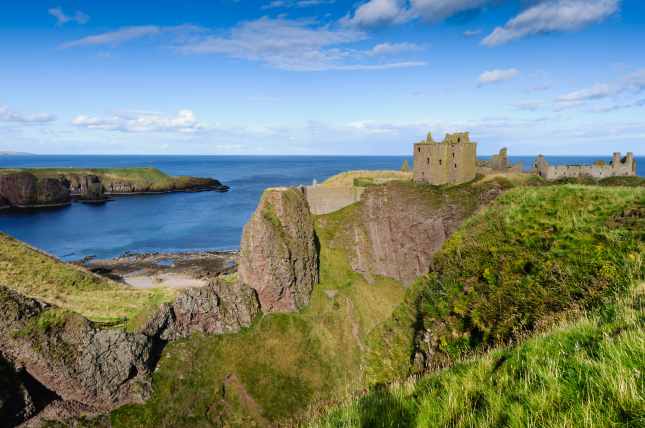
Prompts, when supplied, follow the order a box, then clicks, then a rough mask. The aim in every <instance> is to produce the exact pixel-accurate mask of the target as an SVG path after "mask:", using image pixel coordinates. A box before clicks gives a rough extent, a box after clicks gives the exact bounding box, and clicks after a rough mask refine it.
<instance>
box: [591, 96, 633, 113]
mask: <svg viewBox="0 0 645 428" xmlns="http://www.w3.org/2000/svg"><path fill="white" fill-rule="evenodd" d="M640 107H645V99H642V100H636V101H631V102H627V103H616V104H611V105H608V106H601V107H596V108H593V109H591V112H593V113H609V112H612V111H618V110H626V109H631V108H640Z"/></svg>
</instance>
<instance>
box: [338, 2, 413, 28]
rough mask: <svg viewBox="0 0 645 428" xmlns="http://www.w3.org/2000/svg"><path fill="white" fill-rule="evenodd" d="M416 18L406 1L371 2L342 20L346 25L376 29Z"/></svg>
mask: <svg viewBox="0 0 645 428" xmlns="http://www.w3.org/2000/svg"><path fill="white" fill-rule="evenodd" d="M413 17H414V14H413V13H412V11H411V9H409V8H408V7H407V6H406V4H405V1H404V0H369V1H368V2H367V3H363V4H362V5H360V6H359V7H358V8H357V9H356V10H355V11H354V14H353V15H350V16H347V17H345V18H343V19H342V20H341V22H342V23H343V24H345V25H353V26H357V27H374V26H378V25H386V24H400V23H402V22H406V21H408V20H410V19H411V18H413Z"/></svg>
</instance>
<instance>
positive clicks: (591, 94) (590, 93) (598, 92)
mask: <svg viewBox="0 0 645 428" xmlns="http://www.w3.org/2000/svg"><path fill="white" fill-rule="evenodd" d="M613 93H614V91H613V90H612V89H611V87H610V86H609V85H607V84H604V83H603V84H595V85H593V86H592V87H590V88H586V89H581V90H579V91H574V92H569V93H568V94H564V95H562V96H560V97H558V99H557V101H558V102H561V103H577V102H583V101H589V100H597V99H600V98H607V97H609V96H610V95H612V94H613Z"/></svg>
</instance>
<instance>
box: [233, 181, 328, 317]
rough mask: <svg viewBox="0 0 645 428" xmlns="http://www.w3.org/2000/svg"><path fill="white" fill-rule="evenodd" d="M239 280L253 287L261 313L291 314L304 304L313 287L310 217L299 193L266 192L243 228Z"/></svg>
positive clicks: (314, 258) (315, 270)
mask: <svg viewBox="0 0 645 428" xmlns="http://www.w3.org/2000/svg"><path fill="white" fill-rule="evenodd" d="M238 272H239V277H240V280H241V281H242V282H243V283H244V284H248V286H249V287H252V288H254V289H255V290H256V291H257V293H258V297H259V299H260V305H261V307H262V311H263V312H291V311H296V310H298V309H300V308H302V307H304V306H306V305H307V304H308V303H309V298H310V296H311V292H312V290H313V287H314V285H315V284H317V283H318V249H317V240H316V235H315V232H314V224H313V217H312V215H311V214H310V212H309V205H308V204H307V200H306V198H305V196H304V193H303V192H302V190H301V189H298V188H274V189H267V190H266V191H265V192H264V193H263V195H262V198H261V200H260V203H259V205H258V207H257V209H256V210H255V213H254V214H253V216H252V217H251V220H250V221H249V222H248V223H247V224H246V225H245V226H244V232H243V235H242V241H241V243H240V264H239V270H238Z"/></svg>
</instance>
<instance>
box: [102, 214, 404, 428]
mask: <svg viewBox="0 0 645 428" xmlns="http://www.w3.org/2000/svg"><path fill="white" fill-rule="evenodd" d="M349 209H350V210H351V207H350V208H349ZM350 219H351V215H350V213H349V212H344V213H334V214H332V215H330V216H323V217H320V218H318V219H317V224H316V230H317V233H318V236H319V238H320V241H321V251H322V252H321V256H320V263H321V266H320V275H321V283H320V284H319V285H317V286H316V287H315V288H314V292H313V295H312V298H311V301H310V304H309V305H308V307H307V308H306V309H304V310H302V311H301V312H298V313H291V314H272V315H265V316H263V317H262V318H260V319H259V320H257V321H256V322H255V324H254V325H253V326H251V327H250V328H247V329H245V330H243V331H242V332H240V333H238V334H233V335H222V336H203V335H193V336H192V337H191V338H189V339H186V340H182V341H178V342H174V343H171V344H169V345H168V346H167V347H166V349H165V350H164V353H163V356H162V358H161V361H160V364H159V367H158V369H157V370H156V372H155V375H154V378H153V391H154V393H153V396H152V398H151V399H150V400H149V401H148V402H146V403H145V404H143V405H132V406H126V407H123V408H120V409H117V410H116V411H115V412H113V413H112V415H111V423H112V426H114V427H147V426H154V427H178V426H191V427H200V426H213V425H218V424H220V423H225V424H227V426H256V425H259V426H272V425H274V424H275V423H277V422H278V421H284V420H288V419H290V418H292V417H295V416H297V415H299V414H302V415H304V414H306V411H307V410H308V408H309V407H310V406H312V405H313V404H314V403H316V402H319V401H321V400H322V401H325V400H329V399H331V398H333V397H337V396H339V395H344V394H347V393H348V392H349V391H350V390H351V389H352V388H353V387H355V386H358V385H360V384H361V383H362V377H361V374H362V371H361V354H362V352H363V350H364V348H365V338H366V337H367V334H368V332H369V331H370V330H372V329H373V328H374V327H375V326H376V325H377V324H378V323H379V322H381V321H383V320H385V319H387V318H388V317H389V315H390V314H391V311H392V309H393V308H394V307H395V306H396V305H397V304H398V303H399V302H400V301H401V299H402V297H403V294H404V289H403V287H402V286H401V285H400V284H398V283H396V281H393V280H390V279H386V278H377V279H376V281H375V282H374V283H372V284H368V283H366V282H365V280H364V279H363V278H362V277H361V276H360V275H358V274H356V273H353V272H351V269H350V268H349V264H348V262H347V259H346V257H345V255H344V249H343V248H339V247H338V246H337V245H330V241H332V240H334V238H336V234H337V233H339V231H340V230H341V228H338V227H336V226H337V223H342V222H344V221H348V220H350Z"/></svg>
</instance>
